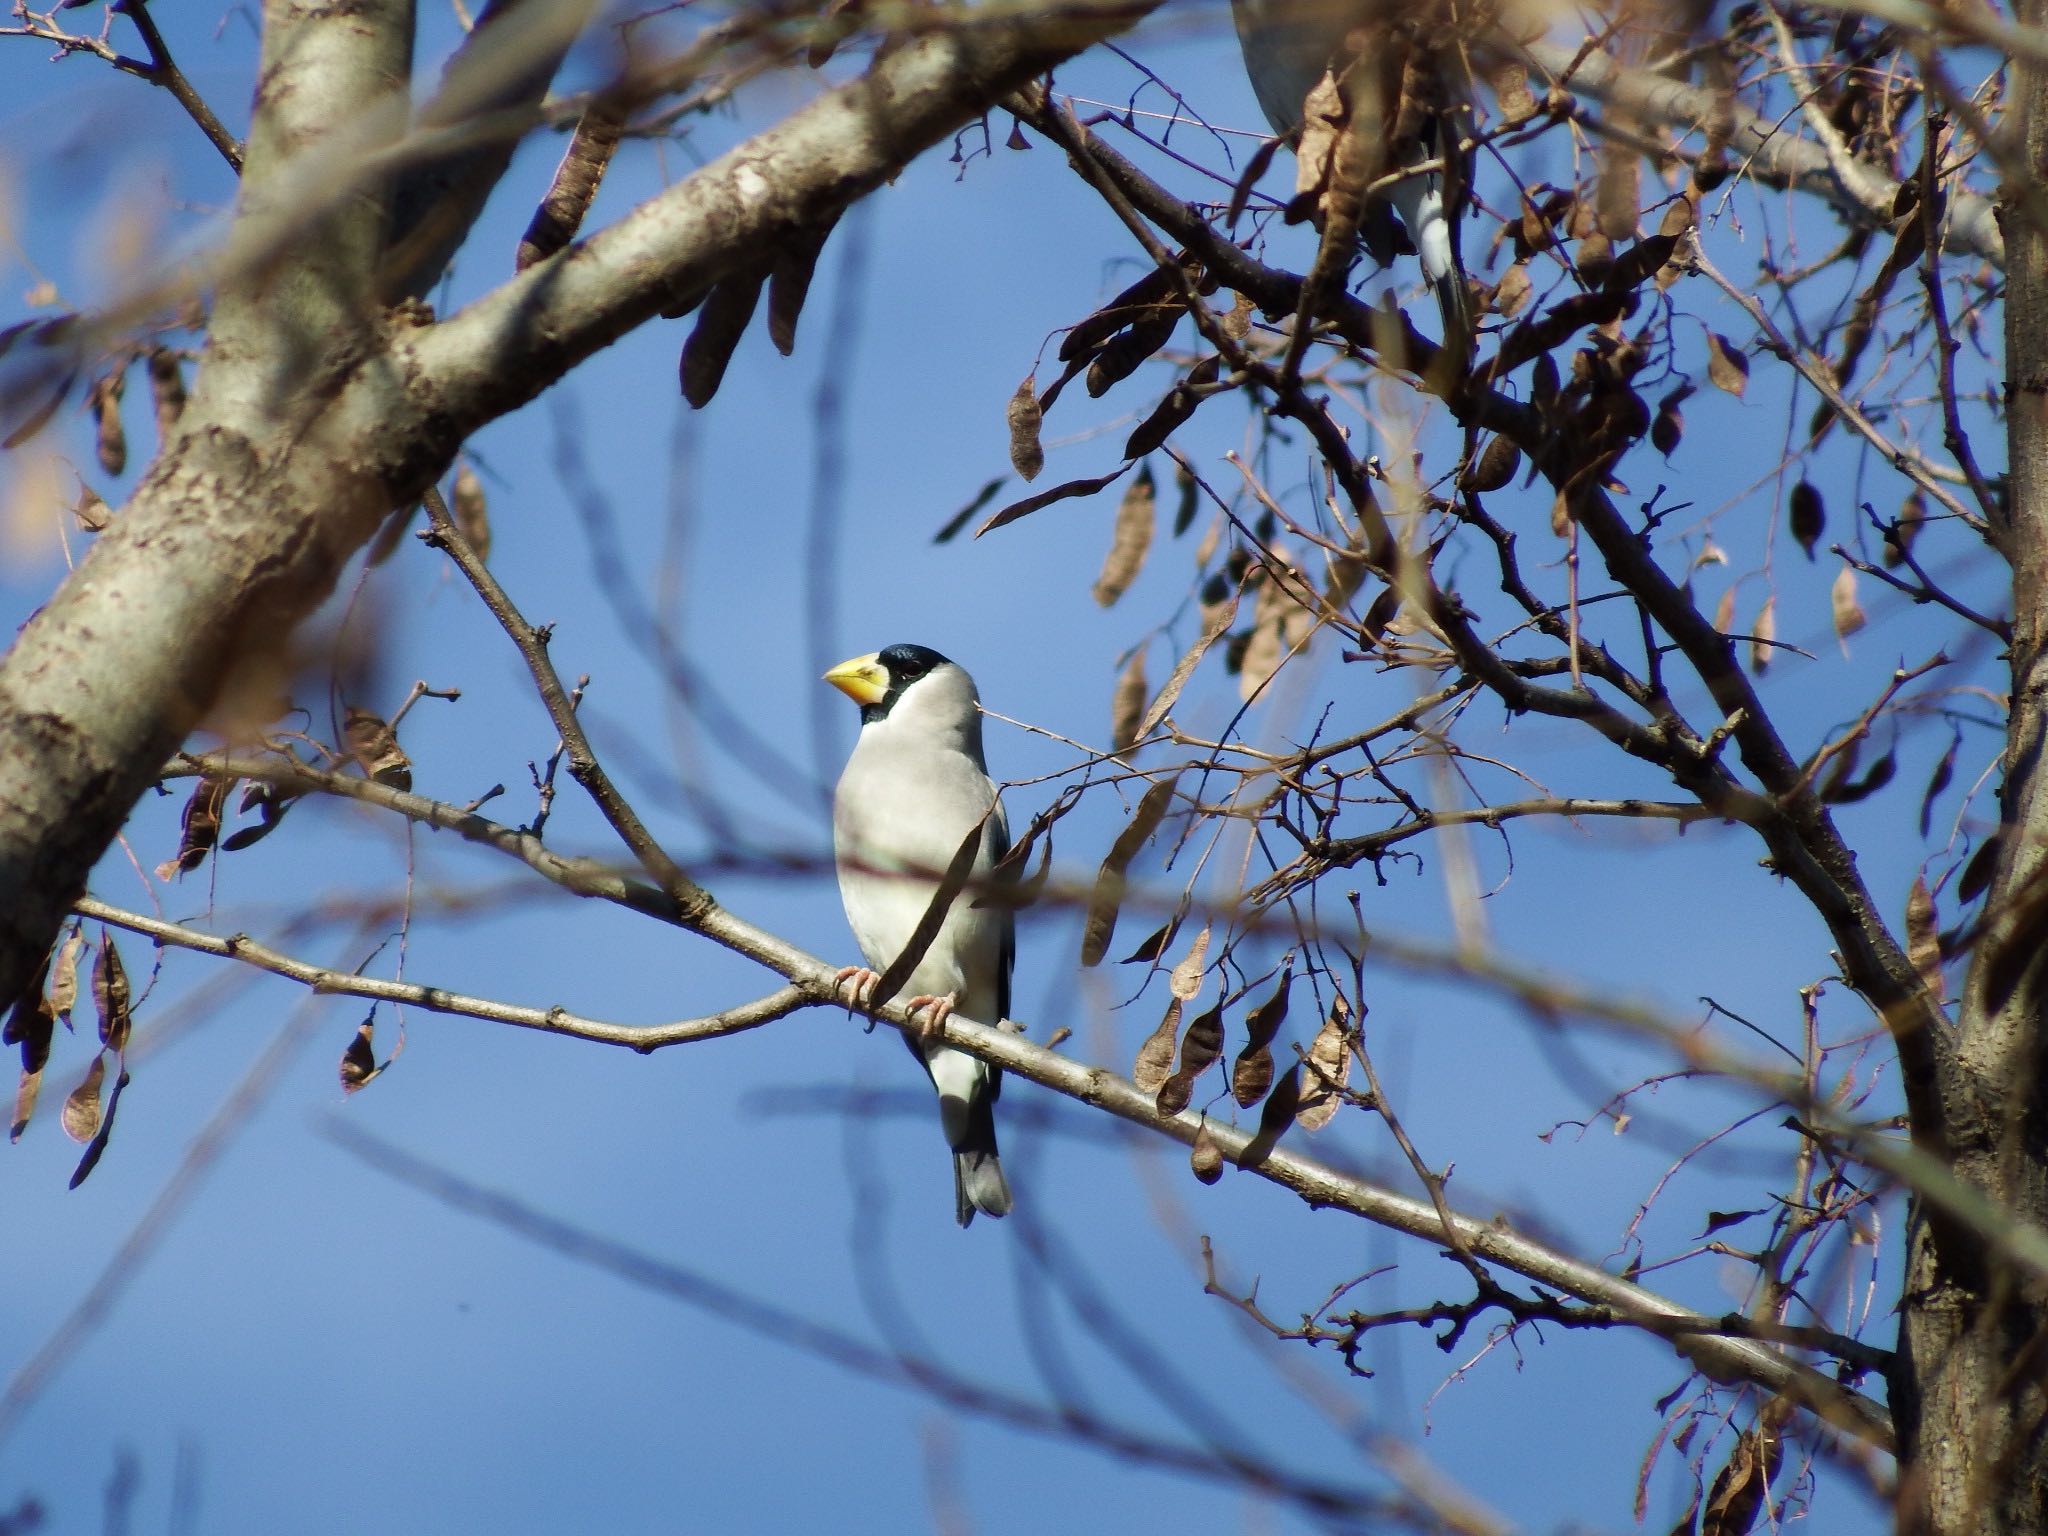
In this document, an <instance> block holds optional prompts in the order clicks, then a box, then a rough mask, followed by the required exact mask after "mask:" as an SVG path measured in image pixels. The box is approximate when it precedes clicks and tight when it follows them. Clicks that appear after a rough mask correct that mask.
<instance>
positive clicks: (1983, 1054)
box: [1892, 0, 2048, 1536]
mask: <svg viewBox="0 0 2048 1536" xmlns="http://www.w3.org/2000/svg"><path fill="white" fill-rule="evenodd" d="M2018 10H2019V17H2018V19H2019V21H2020V23H2021V25H2022V26H2024V27H2026V28H2028V29H2030V30H2031V29H2034V28H2038V27H2039V26H2040V25H2041V24H2042V22H2043V21H2044V19H2048V0H2021V4H2020V5H2019V7H2018ZM2013 68H2014V77H2013V78H2014V88H2015V91H2014V93H2015V101H2014V105H2015V108H2016V111H2017V119H2016V121H2017V125H2018V129H2019V135H2020V142H2021V145H2022V148H2023V153H2024V167H2025V174H2026V175H2027V177H2028V179H2029V181H2030V182H2031V184H2032V185H2033V186H2034V187H2036V188H2039V187H2042V186H2048V68H2044V67H2043V66H2042V65H2041V64H2039V63H2036V62H2027V61H2024V60H2019V61H2015V64H2014V66H2013ZM2003 222H2004V224H2005V238H2006V247H2007V251H2008V253H2009V259H2008V263H2007V267H2006V272H2007V289H2006V304H2005V338H2006V378H2007V381H2008V382H2007V397H2008V404H2009V411H2008V416H2007V423H2006V430H2007V436H2008V451H2009V454H2010V465H2011V487H2010V497H2011V499H2010V513H2009V518H2008V521H2007V525H2006V526H2005V527H2004V528H2002V529H1998V530H1994V532H1995V534H1996V536H1997V538H1998V540H1999V542H2000V543H2001V544H2002V546H2003V549H2004V553H2005V554H2006V555H2007V557H2008V558H2009V560H2010V561H2011V564H2012V573H2013V645H2012V705H2011V716H2010V720H2009V723H2008V727H2007V740H2006V752H2005V763H2004V769H2005V782H2004V786H2003V790H2002V799H2001V805H2000V819H2001V828H2002V830H2001V837H2000V849H1999V855H1998V868H1997V872H1996V874H1995V876H1994V878H1993V880H1992V884H1991V888H1990V891H1989V893H1988V896H1987V898H1986V905H1985V912H1986V913H1987V914H1988V916H1987V922H1986V927H1985V931H1984V934H1983V937H1982V938H1981V940H1980V941H1979V943H1978V945H1977V948H1976V951H1975V954H1974V955H1973V956H1972V963H1971V966H1970V972H1969V976H1968V979H1967V981H1966V983H1965V986H1964V989H1963V1000H1962V1012H1961V1016H1960V1018H1959V1020H1958V1022H1957V1025H1956V1034H1955V1041H1954V1045H1955V1048H1954V1049H1953V1050H1948V1051H1942V1052H1940V1053H1938V1054H1939V1057H1940V1059H1941V1065H1942V1077H1943V1079H1944V1081H1943V1082H1942V1085H1941V1090H1942V1091H1941V1097H1942V1103H1943V1117H1944V1120H1945V1122H1946V1123H1945V1124H1944V1125H1942V1126H1940V1127H1936V1128H1932V1129H1933V1130H1934V1131H1935V1132H1936V1136H1937V1139H1938V1141H1939V1142H1940V1143H1941V1144H1942V1145H1943V1147H1944V1154H1945V1156H1946V1157H1947V1159H1948V1160H1949V1162H1950V1166H1951V1167H1952V1168H1953V1169H1954V1171H1955V1173H1956V1174H1957V1176H1958V1177H1960V1178H1961V1179H1962V1180H1963V1181H1964V1182H1965V1183H1966V1184H1967V1185H1969V1186H1970V1187H1972V1188H1973V1189H1976V1190H1977V1191H1979V1192H1981V1193H1982V1194H1984V1195H1985V1196H1986V1197H1987V1198H1988V1199H1989V1200H1990V1201H1991V1202H1992V1203H1993V1204H1994V1205H1995V1206H1996V1207H1997V1208H1998V1209H1999V1210H2001V1211H2004V1212H2007V1213H2009V1214H2010V1215H2011V1216H2013V1217H2014V1218H2016V1219H2018V1220H2023V1221H2028V1222H2032V1223H2035V1224H2048V1076H2044V1067H2048V1061H2044V1057H2043V1049H2042V1046H2043V1040H2044V1036H2043V1030H2042V1022H2043V1019H2044V1017H2048V967H2043V966H2042V965H2041V964H2040V963H2039V961H2040V953H2041V951H2042V950H2043V949H2044V947H2048V946H2044V944H2043V942H2042V941H2043V934H2044V924H2043V920H2042V919H2043V915H2044V906H2043V902H2042V890H2043V885H2042V882H2044V881H2048V779H2044V776H2043V763H2042V758H2041V744H2042V733H2043V730H2044V729H2048V653H2044V644H2048V233H2044V231H2043V230H2042V229H2041V228H2039V227H2038V226H2037V225H2035V224H2034V223H2033V222H2031V221H2030V220H2029V219H2028V218H2027V217H2026V216H2025V215H2024V213H2023V212H2022V203H2021V202H2020V200H2019V199H2017V198H2013V197H2010V196H2009V197H2008V198H2007V200H2006V203H2005V207H2004V210H2003ZM2015 966H2023V967H2024V969H2023V970H2021V971H2020V973H2019V976H2018V980H2017V983H2016V984H2015V983H2014V982H2013V979H2012V970H2013V968H2014V967H2015ZM1994 987H1995V992H1994ZM1928 1129H1930V1128H1927V1127H1920V1126H1916V1127H1915V1131H1916V1134H1919V1135H1920V1139H1921V1140H1922V1141H1923V1144H1924V1142H1925V1140H1926V1137H1925V1135H1924V1132H1926V1131H1927V1130H1928ZM1908 1244H1909V1246H1908V1251H1907V1265H1906V1276H1905V1289H1904V1294H1903V1296H1902V1298H1901V1301H1900V1325H1899V1353H1898V1361H1897V1364H1896V1366H1895V1368H1894V1371H1893V1381H1892V1408H1893V1414H1894V1417H1895V1419H1896V1422H1897V1425H1898V1432H1899V1443H1900V1449H1901V1461H1900V1472H1901V1486H1900V1497H1899V1527H1900V1529H1901V1530H1902V1531H1906V1532H1910V1533H1913V1536H1921V1533H1926V1536H2042V1533H2044V1532H2048V1295H2044V1293H2043V1288H2042V1286H2041V1284H2040V1282H2039V1281H2038V1280H2037V1279H2035V1278H2033V1277H2031V1276H2029V1275H2027V1274H2025V1273H2022V1272H2021V1271H2019V1270H2017V1269H2015V1268H2014V1267H2013V1266H2011V1265H2010V1264H2007V1263H2005V1262H2003V1261H2002V1260H1999V1259H1998V1258H1996V1257H1994V1256H1992V1255H1990V1254H1988V1253H1986V1252H1985V1249H1984V1245H1983V1243H1982V1242H1981V1240H1972V1238H1971V1236H1970V1235H1969V1234H1968V1233H1967V1232H1964V1231H1961V1230H1958V1229H1956V1228H1954V1227H1950V1226H1947V1225H1945V1224H1943V1223H1940V1222H1938V1221H1934V1220H1930V1219H1929V1218H1928V1216H1927V1213H1926V1212H1925V1211H1924V1210H1916V1211H1915V1212H1914V1215H1913V1219H1912V1222H1911V1226H1910V1230H1909V1235H1908Z"/></svg>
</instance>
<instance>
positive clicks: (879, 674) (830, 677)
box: [825, 651, 889, 705]
mask: <svg viewBox="0 0 2048 1536" xmlns="http://www.w3.org/2000/svg"><path fill="white" fill-rule="evenodd" d="M825 681H826V682H828V683H830V684H831V685H832V686H833V687H834V688H837V689H838V690H839V691H840V692H841V693H843V694H845V695H846V696H847V697H848V698H849V699H851V700H853V702H854V703H856V704H860V705H868V704H879V703H881V702H882V700H883V699H884V698H885V697H886V696H887V695H888V692H889V673H888V670H887V669H886V668H885V667H883V665H882V655H881V652H879V651H871V652H869V653H868V654H867V655H865V656H856V657H854V658H853V659H852V660H850V661H842V662H841V663H839V665H838V666H836V667H834V668H833V669H832V670H831V671H830V672H827V673H826V674H825Z"/></svg>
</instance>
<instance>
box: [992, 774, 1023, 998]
mask: <svg viewBox="0 0 2048 1536" xmlns="http://www.w3.org/2000/svg"><path fill="white" fill-rule="evenodd" d="M1009 851H1010V821H1009V818H1008V817H1006V816H1005V815H1004V814H1003V802H1002V801H1001V800H997V801H996V808H995V811H994V813H993V814H992V815H991V816H990V817H989V829H988V861H989V867H990V868H991V869H1000V868H1001V865H1002V862H1003V856H1004V855H1005V854H1007V853H1008V852H1009ZM1021 873H1022V871H1020V870H1015V869H1012V870H1006V871H1003V872H1002V873H1001V874H1000V875H999V876H998V877H997V878H998V879H1000V880H1001V882H1002V883H1003V884H1004V885H1015V884H1016V883H1017V880H1018V877H1019V875H1020V874H1021ZM997 894H998V895H999V896H1004V897H1006V896H1007V895H1008V892H1000V893H997ZM1001 906H1002V913H1003V930H1002V931H1003V946H1002V958H1001V959H1000V960H999V961H998V962H997V965H998V967H999V969H1000V971H1001V974H1000V975H999V976H997V978H996V1017H995V1018H993V1019H991V1020H989V1023H990V1024H1000V1023H1001V1022H1002V1021H1003V1020H1004V1019H1007V1018H1008V1017H1009V1016H1010V973H1011V972H1012V971H1013V970H1015V969H1016V966H1017V909H1016V908H1015V907H1014V906H1012V905H1011V904H1010V903H1009V902H1008V901H1007V900H1003V901H1002V902H1001Z"/></svg>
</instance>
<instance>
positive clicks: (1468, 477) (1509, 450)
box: [1458, 437, 1522, 495]
mask: <svg viewBox="0 0 2048 1536" xmlns="http://www.w3.org/2000/svg"><path fill="white" fill-rule="evenodd" d="M1521 467H1522V450H1521V449H1520V448H1517V447H1516V446H1515V445H1514V444H1513V443H1512V442H1510V441H1509V440H1508V439H1507V438H1505V437H1495V438H1492V439H1490V440H1489V441H1488V442H1487V444H1486V446H1485V447H1484V448H1482V449H1480V451H1479V457H1478V458H1477V459H1475V460H1474V461H1473V462H1472V464H1471V465H1470V466H1469V467H1468V468H1467V469H1466V470H1465V473H1464V474H1462V475H1460V476H1459V477H1458V488H1459V489H1460V490H1465V491H1473V492H1476V493H1478V494H1480V495H1484V494H1486V493H1487V492H1489V491H1497V490H1499V489H1500V488H1501V487H1502V486H1504V485H1506V484H1507V483H1508V482H1509V481H1510V480H1512V479H1514V478H1515V471H1516V470H1518V469H1520V468H1521Z"/></svg>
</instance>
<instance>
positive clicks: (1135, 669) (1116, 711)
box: [1109, 644, 1151, 752]
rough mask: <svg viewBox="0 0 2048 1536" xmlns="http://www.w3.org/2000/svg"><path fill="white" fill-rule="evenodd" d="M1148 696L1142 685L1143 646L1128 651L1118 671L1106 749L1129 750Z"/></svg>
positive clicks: (1136, 736)
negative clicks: (1129, 652) (1128, 656)
mask: <svg viewBox="0 0 2048 1536" xmlns="http://www.w3.org/2000/svg"><path fill="white" fill-rule="evenodd" d="M1149 697H1151V695H1150V693H1149V692H1148V691H1147V689H1146V686H1145V647H1144V645H1142V644H1140V645H1139V647H1138V648H1137V649H1136V650H1135V651H1133V652H1131V659H1130V660H1129V661H1127V662H1125V663H1124V669H1123V671H1122V672H1121V673H1119V674H1118V675H1117V680H1116V691H1115V692H1114V693H1113V694H1111V695H1110V701H1109V749H1110V751H1112V752H1125V751H1128V750H1129V749H1130V748H1131V746H1132V744H1133V743H1135V742H1136V741H1137V740H1138V721H1139V720H1140V719H1142V718H1143V717H1144V714H1145V700H1146V699H1147V698H1149Z"/></svg>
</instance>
